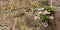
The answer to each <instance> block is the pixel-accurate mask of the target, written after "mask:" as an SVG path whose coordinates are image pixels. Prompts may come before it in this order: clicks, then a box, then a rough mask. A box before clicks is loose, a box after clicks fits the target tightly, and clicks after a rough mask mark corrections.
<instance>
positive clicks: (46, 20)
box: [40, 15, 50, 24]
mask: <svg viewBox="0 0 60 30" xmlns="http://www.w3.org/2000/svg"><path fill="white" fill-rule="evenodd" d="M40 17H41V18H40V19H41V20H42V22H47V23H48V24H49V23H50V19H49V17H48V16H47V15H40Z"/></svg>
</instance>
